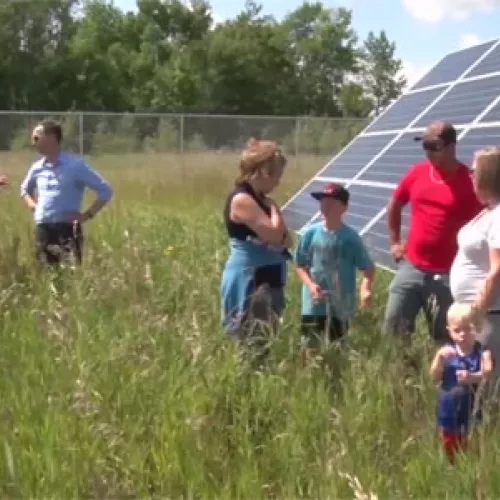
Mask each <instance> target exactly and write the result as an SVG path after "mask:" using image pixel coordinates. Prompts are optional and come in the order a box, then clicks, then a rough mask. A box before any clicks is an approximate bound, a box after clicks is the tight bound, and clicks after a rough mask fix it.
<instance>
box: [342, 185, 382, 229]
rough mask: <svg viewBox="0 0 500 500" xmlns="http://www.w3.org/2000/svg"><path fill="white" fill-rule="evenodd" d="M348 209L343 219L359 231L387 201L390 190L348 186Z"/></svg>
mask: <svg viewBox="0 0 500 500" xmlns="http://www.w3.org/2000/svg"><path fill="white" fill-rule="evenodd" d="M348 189H349V194H350V199H349V209H348V210H347V212H346V214H345V217H344V220H345V222H346V224H349V225H350V226H352V227H353V228H354V229H356V230H357V231H361V229H363V228H364V227H365V226H366V225H367V224H368V222H370V221H371V220H372V219H373V217H374V216H375V215H376V214H377V213H378V212H380V210H382V209H383V208H384V207H385V206H386V205H387V202H388V201H389V198H390V196H391V193H392V190H391V189H388V188H381V187H375V186H360V185H357V184H353V185H351V186H349V188H348Z"/></svg>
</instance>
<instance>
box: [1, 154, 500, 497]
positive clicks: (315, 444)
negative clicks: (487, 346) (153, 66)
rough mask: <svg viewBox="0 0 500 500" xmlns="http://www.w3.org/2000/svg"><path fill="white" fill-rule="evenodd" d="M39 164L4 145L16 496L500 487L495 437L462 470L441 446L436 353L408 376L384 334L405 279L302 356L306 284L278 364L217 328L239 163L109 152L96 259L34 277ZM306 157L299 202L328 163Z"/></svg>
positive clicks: (6, 374)
mask: <svg viewBox="0 0 500 500" xmlns="http://www.w3.org/2000/svg"><path fill="white" fill-rule="evenodd" d="M31 158H32V157H31V156H30V155H26V157H22V156H19V155H13V154H4V155H3V156H1V157H0V170H1V171H4V172H7V173H8V174H10V176H11V177H12V179H13V181H14V185H13V187H12V188H9V189H7V190H5V192H3V193H2V195H1V196H0V203H1V216H0V217H1V227H2V229H3V235H2V240H1V241H0V251H1V259H0V266H1V272H0V281H1V286H0V307H1V315H2V322H1V326H0V329H1V330H0V331H1V348H0V363H1V365H0V366H2V370H3V376H2V378H1V380H0V396H1V399H2V408H1V409H0V492H1V494H2V496H3V497H10V498H28V497H36V498H76V497H92V498H112V497H113V498H124V497H130V496H134V497H146V496H158V497H162V498H193V499H195V498H200V499H201V498H203V499H205V498H206V499H216V498H217V499H219V498H220V499H235V498H245V499H246V498H248V499H257V498H286V499H291V498H306V497H308V498H331V499H340V498H342V499H344V498H345V499H353V498H356V499H358V500H361V499H366V500H368V499H375V498H378V499H409V498H450V499H458V498H467V499H470V498H478V499H483V498H484V499H486V498H498V497H499V496H500V476H499V475H498V472H497V471H498V467H499V465H500V460H499V456H500V455H499V454H498V453H497V448H498V446H499V444H498V441H496V439H497V437H498V436H499V433H498V431H494V430H492V427H493V424H492V423H488V418H486V422H485V425H484V426H483V428H482V429H481V430H480V431H478V432H479V433H480V434H478V435H477V436H476V439H477V442H478V444H479V446H478V448H479V451H478V452H477V453H474V454H471V455H469V456H468V457H467V459H466V460H463V461H460V462H459V464H458V465H457V467H456V468H455V469H451V468H450V467H448V466H447V464H446V462H445V460H444V458H443V457H442V454H441V453H440V449H439V446H438V444H437V442H436V439H435V419H434V412H435V409H434V408H435V406H434V405H435V388H434V386H433V385H432V384H431V383H430V381H429V379H428V375H427V371H428V365H429V357H430V355H431V354H432V349H433V348H432V346H431V345H430V344H429V343H428V342H427V340H426V337H425V335H424V334H423V333H420V334H419V335H418V336H417V341H416V343H415V346H414V352H415V356H416V358H417V359H418V360H419V361H420V363H421V368H420V369H417V370H414V371H410V370H409V369H407V368H405V366H404V364H403V362H402V360H401V356H400V354H399V353H400V351H398V348H397V347H398V346H397V345H396V344H395V343H394V342H393V341H391V339H387V338H384V337H382V336H381V335H380V334H379V331H378V327H379V324H380V319H381V315H382V311H383V307H384V302H385V297H386V288H387V284H388V282H389V279H390V276H388V275H386V274H384V273H383V272H381V271H380V272H379V275H378V285H377V289H376V300H375V305H374V307H373V309H372V310H371V311H369V312H366V313H364V314H362V315H360V316H359V319H358V320H357V321H356V322H355V324H354V327H353V330H352V333H351V336H350V339H349V345H348V346H346V348H345V350H343V352H336V351H331V352H325V353H323V354H324V357H323V361H322V362H318V364H317V365H311V366H308V367H303V366H302V365H301V363H300V362H299V332H298V329H297V319H298V315H299V286H298V283H297V280H296V279H295V277H294V275H293V270H292V269H291V272H290V276H291V278H292V279H291V283H290V286H289V289H288V300H289V306H288V308H287V312H286V317H285V321H284V325H283V327H282V330H281V332H280V335H279V337H278V339H276V341H275V342H274V344H273V346H272V352H271V357H270V360H269V366H268V367H267V369H266V370H265V371H263V372H261V373H255V372H250V371H247V370H245V369H244V367H242V366H240V365H239V364H238V361H237V352H236V350H235V347H234V345H233V344H231V343H230V342H228V341H227V340H226V339H225V337H224V335H223V334H222V332H221V330H220V326H219V296H218V293H219V280H220V274H221V269H222V266H223V265H224V261H225V258H226V256H227V247H228V245H227V239H226V236H225V234H224V232H223V229H222V221H221V208H222V203H223V199H224V196H225V194H226V192H227V190H228V189H229V188H230V187H231V185H232V180H233V178H234V177H235V175H236V169H237V167H236V157H234V158H233V157H230V156H222V155H216V154H214V155H210V154H208V155H207V154H203V155H202V154H200V155H199V156H196V155H191V156H185V157H174V156H160V155H152V156H149V157H148V156H144V155H142V156H140V155H138V156H133V155H130V156H109V157H101V158H95V159H92V163H93V165H94V166H95V167H97V168H98V169H99V170H100V171H101V172H102V173H103V174H105V175H106V176H107V177H108V178H109V179H111V181H112V182H113V184H114V187H115V191H116V195H115V198H114V200H113V202H112V204H111V205H110V206H109V207H107V208H106V209H105V211H104V212H103V213H102V214H100V215H99V216H98V218H96V220H95V221H92V222H91V223H89V225H88V228H87V233H86V234H87V241H86V248H85V251H86V259H85V264H84V266H83V268H82V269H81V270H77V271H75V272H74V273H73V274H69V273H68V274H66V275H65V276H64V277H63V279H60V280H57V281H55V280H54V279H53V278H51V276H50V275H49V274H47V273H40V272H38V271H36V270H34V269H33V257H32V253H33V251H32V241H31V240H32V228H33V224H32V221H31V219H30V214H29V213H28V212H27V210H25V209H24V207H23V206H22V204H21V202H20V200H19V198H18V185H19V181H20V179H21V178H22V177H23V175H24V173H25V172H26V169H27V166H28V161H29V160H30V159H31ZM324 160H325V159H324V158H300V159H298V160H294V159H292V160H291V162H290V168H289V171H288V172H287V174H286V179H285V182H284V185H283V186H282V187H281V188H280V191H279V193H278V198H279V199H280V201H285V200H286V198H287V197H288V196H289V195H290V194H292V193H293V192H294V191H295V189H296V188H297V187H300V185H301V184H302V183H303V181H304V180H306V179H307V178H308V177H309V176H310V175H311V174H312V173H314V172H315V171H316V170H317V169H318V168H319V167H321V166H322V165H323V163H324Z"/></svg>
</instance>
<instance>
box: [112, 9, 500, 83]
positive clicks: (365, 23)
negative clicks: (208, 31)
mask: <svg viewBox="0 0 500 500" xmlns="http://www.w3.org/2000/svg"><path fill="white" fill-rule="evenodd" d="M261 3H262V4H263V5H264V11H265V12H266V13H268V14H273V15H274V16H275V17H277V18H281V17H283V16H284V15H286V14H287V13H288V12H290V11H291V10H293V9H294V8H296V7H297V6H299V5H300V4H301V3H302V1H301V0H286V1H284V0H265V1H264V0H262V1H261ZM323 3H324V4H325V5H326V6H327V7H338V6H344V7H347V8H349V9H352V11H353V24H354V27H355V29H356V31H357V32H358V34H359V36H360V38H364V37H365V36H366V34H367V33H368V32H369V31H370V30H374V31H380V30H382V29H385V30H386V32H387V34H388V36H389V38H390V39H392V40H394V41H395V42H396V46H397V51H398V56H399V57H400V58H401V59H402V60H403V63H404V72H405V74H406V76H407V78H408V79H409V80H410V82H409V83H411V81H414V80H415V79H417V78H418V77H420V76H421V75H422V73H423V72H425V71H426V70H428V69H429V67H430V66H432V65H434V64H435V63H436V62H437V60H438V59H440V58H441V57H442V56H443V55H445V54H446V53H448V52H452V51H454V50H457V49H459V48H464V47H467V46H470V45H474V44H476V43H479V42H481V41H484V40H490V39H492V38H498V37H500V0H338V1H331V0H325V1H323ZM114 4H115V5H116V6H118V7H120V8H122V9H125V10H132V9H134V8H135V5H136V1H135V0H114ZM210 4H211V5H212V8H213V12H214V14H215V15H216V17H217V18H220V19H224V18H228V17H234V16H235V15H236V14H237V13H238V12H240V11H241V10H242V8H243V6H244V0H211V1H210ZM374 5H376V8H374Z"/></svg>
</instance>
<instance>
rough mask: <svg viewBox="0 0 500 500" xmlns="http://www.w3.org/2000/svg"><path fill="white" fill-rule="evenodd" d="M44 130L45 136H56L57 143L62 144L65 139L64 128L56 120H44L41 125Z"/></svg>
mask: <svg viewBox="0 0 500 500" xmlns="http://www.w3.org/2000/svg"><path fill="white" fill-rule="evenodd" d="M39 126H40V127H42V128H43V133H44V134H45V135H53V136H55V138H56V140H57V142H61V141H62V138H63V133H62V127H61V125H60V124H59V123H57V122H55V121H54V120H43V121H42V122H40V124H39Z"/></svg>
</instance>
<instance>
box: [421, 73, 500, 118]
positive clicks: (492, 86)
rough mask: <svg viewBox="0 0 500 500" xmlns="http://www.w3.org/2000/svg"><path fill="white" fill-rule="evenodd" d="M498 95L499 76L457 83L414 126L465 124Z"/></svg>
mask: <svg viewBox="0 0 500 500" xmlns="http://www.w3.org/2000/svg"><path fill="white" fill-rule="evenodd" d="M499 94H500V76H492V77H490V78H484V79H481V80H473V81H471V82H463V83H459V84H457V85H456V87H454V88H453V89H451V90H450V91H449V92H448V93H447V94H446V95H445V96H444V97H443V98H442V99H440V100H439V102H437V103H436V105H435V106H433V107H432V108H431V109H430V110H429V111H428V112H427V113H425V114H424V115H423V116H422V118H421V119H420V120H419V121H418V123H417V124H416V125H415V126H416V127H426V126H427V125H428V124H429V122H431V121H433V120H449V121H451V122H452V123H455V124H466V123H469V122H471V121H472V120H474V119H475V118H476V117H477V115H478V114H479V113H481V112H482V111H484V109H485V108H486V107H487V106H488V105H489V104H491V102H492V101H493V99H495V98H496V97H497V96H498V95H499Z"/></svg>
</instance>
